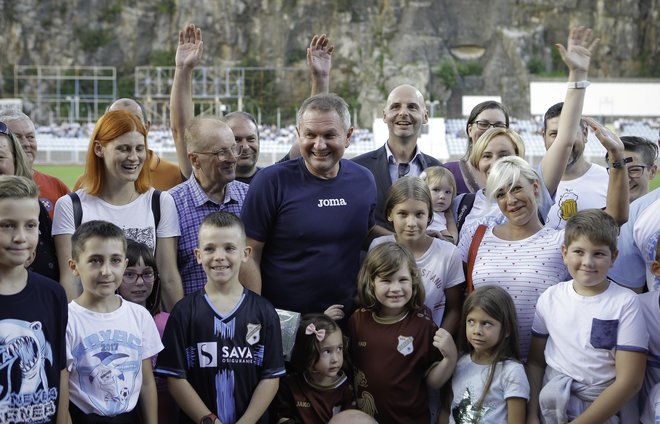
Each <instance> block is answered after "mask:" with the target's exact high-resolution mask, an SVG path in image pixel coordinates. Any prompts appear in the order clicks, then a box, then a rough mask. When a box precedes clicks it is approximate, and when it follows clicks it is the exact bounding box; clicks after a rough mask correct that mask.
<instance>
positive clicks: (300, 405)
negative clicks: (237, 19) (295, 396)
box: [296, 400, 312, 408]
mask: <svg viewBox="0 0 660 424" xmlns="http://www.w3.org/2000/svg"><path fill="white" fill-rule="evenodd" d="M296 407H297V408H311V407H312V404H311V403H309V402H305V401H304V400H299V401H298V402H296Z"/></svg>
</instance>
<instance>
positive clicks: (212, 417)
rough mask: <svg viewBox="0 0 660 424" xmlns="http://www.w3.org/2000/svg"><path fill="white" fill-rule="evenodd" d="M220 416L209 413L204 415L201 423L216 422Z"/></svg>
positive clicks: (209, 423) (211, 423) (213, 423)
mask: <svg viewBox="0 0 660 424" xmlns="http://www.w3.org/2000/svg"><path fill="white" fill-rule="evenodd" d="M217 419H218V417H217V416H216V415H215V414H208V415H205V416H203V417H202V419H201V420H199V424H215V420H217Z"/></svg>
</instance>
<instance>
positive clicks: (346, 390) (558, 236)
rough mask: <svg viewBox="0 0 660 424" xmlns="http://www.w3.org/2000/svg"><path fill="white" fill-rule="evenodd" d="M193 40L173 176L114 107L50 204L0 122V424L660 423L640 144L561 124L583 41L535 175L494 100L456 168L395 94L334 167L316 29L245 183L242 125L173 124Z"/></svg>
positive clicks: (651, 254) (335, 150) (326, 65)
mask: <svg viewBox="0 0 660 424" xmlns="http://www.w3.org/2000/svg"><path fill="white" fill-rule="evenodd" d="M203 45H204V42H203V40H202V31H201V29H200V28H198V27H196V26H194V25H187V26H186V27H185V28H184V29H183V30H182V31H181V32H180V33H179V42H178V48H177V50H176V56H175V58H174V60H175V64H176V72H175V75H174V83H173V87H172V93H171V98H170V113H171V115H170V121H171V130H172V137H173V142H174V145H175V147H176V152H177V162H176V163H175V162H170V161H167V160H165V159H163V158H161V157H159V156H158V155H157V154H156V153H155V152H154V151H153V150H151V149H150V148H149V143H148V142H147V139H148V134H149V132H150V131H151V122H150V121H149V117H148V115H147V113H146V111H145V110H144V108H143V107H142V105H141V104H140V103H139V102H137V101H135V100H133V99H118V100H117V101H115V102H113V103H112V105H110V107H109V108H108V110H107V111H106V113H105V114H104V115H103V116H102V117H101V118H100V119H99V120H98V121H97V122H96V123H95V125H94V128H93V131H92V132H91V134H90V135H89V147H88V151H87V157H86V164H85V171H84V173H83V175H81V176H80V178H79V179H78V181H77V182H76V184H75V187H73V191H69V189H68V187H67V186H66V185H65V184H63V183H62V182H61V181H59V180H58V179H57V178H55V177H52V176H49V175H45V174H43V173H40V172H38V171H36V170H34V169H33V168H32V167H33V163H34V158H35V156H36V152H37V148H38V146H37V140H36V130H35V126H34V124H33V122H32V121H31V120H30V118H29V117H28V116H27V115H25V114H24V113H23V112H21V111H18V110H4V111H0V340H2V342H1V344H0V353H1V358H2V359H1V361H0V421H1V422H12V423H13V422H17V423H19V422H31V423H51V422H52V423H67V422H73V423H139V422H144V423H157V422H160V423H170V422H181V423H188V422H192V423H203V424H216V423H328V422H330V423H362V422H364V423H373V422H380V423H461V424H463V423H470V424H474V423H504V422H508V423H523V422H527V423H538V422H544V423H566V422H572V423H576V424H577V423H624V424H625V423H638V422H643V423H645V424H648V423H654V422H657V420H658V419H660V415H659V411H660V373H659V372H658V370H659V369H660V363H659V362H658V358H659V355H660V336H659V334H660V332H658V330H657V329H658V327H659V326H660V297H659V296H660V244H659V243H658V238H659V237H660V190H657V189H656V190H653V191H651V192H649V183H650V181H652V180H653V178H654V177H655V174H656V161H657V157H658V142H659V141H660V140H648V139H645V138H642V137H632V136H621V137H619V136H618V135H617V134H616V133H615V132H614V131H612V130H610V129H608V128H606V127H605V126H604V125H602V124H601V123H599V122H598V121H596V120H594V119H592V118H588V117H584V116H582V106H583V102H584V99H585V95H586V93H587V91H588V88H587V87H588V85H589V81H588V72H589V67H590V62H591V57H592V55H593V54H595V52H596V51H597V47H598V40H597V39H594V37H593V36H592V33H591V30H589V29H586V28H583V27H577V28H572V29H570V31H569V36H568V41H567V43H566V45H565V46H564V45H557V49H558V52H559V55H560V56H561V58H562V60H563V62H564V63H565V65H566V67H567V69H568V81H567V89H566V96H565V100H564V102H562V103H559V104H555V105H548V107H549V108H548V111H547V112H546V114H545V116H544V117H543V129H542V136H543V140H544V145H545V149H546V153H545V154H544V156H543V158H542V160H541V161H540V162H539V163H538V164H537V165H536V166H531V165H530V164H529V163H528V162H527V161H526V160H525V157H526V156H525V135H524V134H522V135H521V134H518V133H517V132H515V131H514V130H512V129H511V128H510V126H511V118H510V116H509V113H508V110H507V108H506V106H505V105H502V104H500V103H498V102H494V101H488V102H484V103H481V104H479V105H477V106H476V107H475V108H474V109H473V110H472V113H471V114H470V116H469V118H468V120H467V122H466V124H465V134H466V137H467V139H468V143H467V148H466V152H465V155H464V157H463V158H461V159H460V160H458V161H454V162H448V163H445V164H441V163H440V162H439V161H438V160H437V159H436V158H434V157H432V156H430V155H427V154H425V153H423V152H421V151H420V148H419V146H418V145H417V141H418V138H419V136H420V132H421V127H422V125H424V124H425V123H426V122H427V121H428V119H429V116H428V112H427V110H426V106H425V101H424V96H423V94H422V93H421V91H420V90H419V89H418V88H416V87H415V86H413V85H410V84H402V85H399V86H397V87H394V88H393V89H392V91H391V92H390V93H389V95H388V97H387V99H385V103H384V108H383V115H382V116H383V121H384V122H385V124H386V125H387V129H388V138H387V140H386V141H385V142H384V144H383V145H382V146H381V147H379V148H377V149H376V150H374V151H371V152H368V153H365V154H362V155H360V156H357V157H355V158H353V159H352V160H347V159H345V158H344V152H345V149H346V148H347V147H348V146H349V145H350V144H351V143H352V142H354V139H355V132H354V129H353V128H352V126H351V120H350V112H349V109H348V106H347V104H346V102H345V101H344V100H343V99H342V98H341V97H339V96H337V95H335V94H331V93H330V70H331V63H332V62H331V60H332V54H333V52H334V46H332V44H331V43H330V40H329V39H328V37H326V36H325V35H315V36H314V37H313V38H312V40H311V42H310V45H309V48H308V50H307V59H308V60H307V63H308V67H309V70H310V77H311V86H312V90H311V96H310V97H309V98H308V99H306V100H305V101H304V102H303V103H302V104H301V106H300V108H299V110H298V113H297V116H296V126H295V127H294V128H293V129H292V130H291V132H295V137H296V138H297V143H295V144H292V145H291V149H290V151H289V153H288V154H287V155H286V156H285V157H284V158H282V160H280V161H279V162H278V163H276V164H274V165H271V166H267V167H264V168H261V167H259V166H257V163H258V158H259V147H260V142H261V141H262V139H263V138H262V137H263V136H264V134H265V133H266V132H267V131H266V130H265V129H264V128H263V127H260V126H259V125H257V122H256V120H255V119H254V117H252V116H251V115H250V114H248V113H245V112H240V111H239V112H233V113H230V114H228V115H226V116H224V117H223V118H221V119H220V118H215V117H208V116H194V113H193V103H192V90H191V84H192V74H193V70H194V69H195V67H196V66H199V64H200V61H201V60H202V57H203ZM589 132H592V133H593V134H594V135H595V137H596V139H597V140H598V142H599V143H600V144H601V145H602V147H603V149H604V150H605V151H606V152H607V156H606V158H605V161H606V163H607V167H602V166H599V165H597V164H594V163H590V162H589V161H587V160H586V158H585V157H584V146H585V143H586V140H587V136H588V134H589ZM287 334H288V335H289V336H292V338H293V339H294V343H293V346H287V344H286V343H284V341H285V339H286V335H287Z"/></svg>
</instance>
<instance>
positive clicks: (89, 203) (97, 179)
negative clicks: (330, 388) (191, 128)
mask: <svg viewBox="0 0 660 424" xmlns="http://www.w3.org/2000/svg"><path fill="white" fill-rule="evenodd" d="M146 158H147V131H146V129H145V127H144V126H143V125H142V123H141V122H140V120H139V119H138V117H137V116H136V115H135V114H133V113H131V112H127V111H124V110H115V111H112V112H107V113H106V114H104V115H103V116H102V117H101V118H100V119H99V120H98V122H97V123H96V127H95V128H94V132H93V133H92V136H91V140H90V142H89V148H88V151H87V159H86V163H85V172H84V174H83V176H82V179H81V188H80V189H79V190H77V191H76V192H75V193H72V194H70V195H68V196H63V197H61V198H60V199H59V200H58V201H57V203H56V204H55V215H54V219H53V236H54V239H55V246H56V248H57V256H58V259H59V261H60V263H62V264H66V263H68V260H69V258H70V257H71V235H72V234H73V232H74V231H75V229H76V228H77V227H78V226H79V225H80V224H81V223H83V222H87V221H91V220H98V219H100V220H105V221H109V222H112V223H113V224H115V225H118V226H119V227H121V228H122V229H123V230H124V233H125V234H126V237H127V238H128V239H131V240H135V241H137V242H141V243H144V244H146V245H147V246H149V248H150V249H152V250H153V251H155V256H156V261H157V263H158V267H159V268H160V269H161V275H162V278H161V282H162V283H163V301H164V303H165V306H166V307H167V308H171V307H172V306H174V303H176V301H177V300H179V299H180V298H181V297H182V296H183V289H182V286H181V278H180V277H179V273H178V270H177V269H176V259H175V258H176V248H177V237H178V236H179V235H180V230H179V218H178V215H177V211H176V208H175V206H174V200H173V199H172V196H170V195H169V193H167V192H162V193H161V192H159V191H156V190H155V189H153V188H151V175H150V171H149V167H148V166H144V164H145V160H146ZM60 283H61V284H62V285H63V286H64V288H65V290H66V291H67V297H68V298H69V300H71V299H73V298H75V297H77V295H78V294H79V289H80V288H79V285H78V284H77V282H76V279H75V278H74V276H73V274H72V272H71V270H70V269H68V267H64V266H63V267H61V269H60Z"/></svg>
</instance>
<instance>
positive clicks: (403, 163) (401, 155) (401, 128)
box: [353, 84, 440, 236]
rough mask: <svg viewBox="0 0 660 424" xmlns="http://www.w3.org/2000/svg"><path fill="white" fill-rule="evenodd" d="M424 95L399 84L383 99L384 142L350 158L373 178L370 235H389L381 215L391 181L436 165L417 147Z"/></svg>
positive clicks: (425, 116)
mask: <svg viewBox="0 0 660 424" xmlns="http://www.w3.org/2000/svg"><path fill="white" fill-rule="evenodd" d="M428 118H429V115H428V112H427V111H426V105H425V103H424V96H422V93H421V92H420V91H419V90H418V89H416V88H415V87H413V86H412V85H407V84H404V85H400V86H398V87H396V88H395V89H394V90H392V91H391V92H390V94H389V96H387V104H386V106H385V109H384V110H383V120H384V121H385V123H386V124H387V129H388V131H389V136H388V139H387V143H385V145H383V146H382V147H380V148H378V149H376V150H373V151H371V152H367V153H364V154H362V155H360V156H357V157H355V158H353V161H355V162H356V163H358V164H360V165H362V166H364V167H365V168H367V169H369V170H370V171H371V173H372V174H374V178H375V179H376V188H377V194H378V198H377V200H376V211H375V212H376V227H375V228H374V233H372V235H373V236H381V235H386V234H391V233H392V232H393V231H394V228H393V227H392V224H391V223H390V222H389V221H388V220H387V217H386V216H385V199H386V198H387V193H388V192H389V190H390V187H391V186H392V182H393V181H396V180H397V179H399V178H401V177H403V176H406V175H415V176H418V175H419V174H421V172H422V171H423V170H424V169H426V168H428V167H429V166H438V165H440V162H439V161H438V160H437V159H435V158H433V157H431V156H429V155H426V154H424V153H422V152H420V151H419V148H418V147H417V137H419V134H420V130H421V128H422V125H423V124H425V123H426V122H427V121H428Z"/></svg>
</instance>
